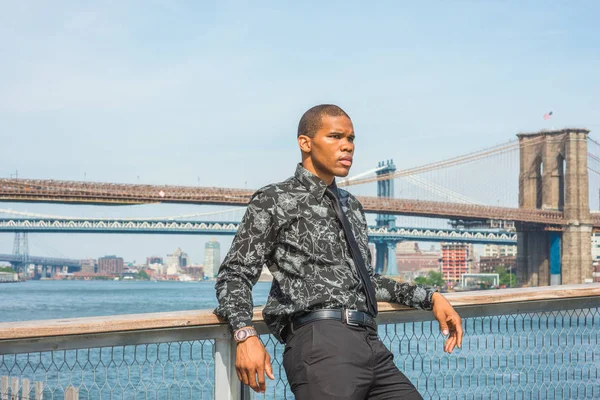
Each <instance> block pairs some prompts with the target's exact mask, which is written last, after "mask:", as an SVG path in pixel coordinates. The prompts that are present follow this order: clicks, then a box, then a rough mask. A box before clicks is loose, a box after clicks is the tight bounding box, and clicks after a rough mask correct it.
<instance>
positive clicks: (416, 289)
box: [360, 206, 438, 310]
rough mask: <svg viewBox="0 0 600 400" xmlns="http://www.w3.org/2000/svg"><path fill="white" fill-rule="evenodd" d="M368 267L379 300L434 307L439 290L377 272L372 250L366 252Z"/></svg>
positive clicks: (424, 308)
mask: <svg viewBox="0 0 600 400" xmlns="http://www.w3.org/2000/svg"><path fill="white" fill-rule="evenodd" d="M360 211H361V213H362V214H363V220H364V221H365V225H364V229H365V230H368V224H367V223H366V220H367V219H366V218H365V214H364V210H363V208H362V206H361V207H360ZM366 256H367V257H366V262H365V263H366V267H367V271H368V272H369V276H370V277H371V282H372V283H373V288H374V289H375V296H376V298H377V301H387V302H390V303H398V304H402V305H405V306H408V307H412V308H418V309H423V310H431V309H432V308H433V302H432V301H431V299H432V297H433V294H434V293H435V292H437V291H438V290H437V289H435V288H432V287H430V286H424V285H411V284H409V283H406V282H404V283H400V282H396V281H395V280H393V279H390V278H386V277H383V276H381V275H380V274H376V273H375V271H373V267H372V266H371V262H372V257H371V252H370V251H367V254H366Z"/></svg>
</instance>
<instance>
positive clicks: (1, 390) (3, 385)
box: [0, 376, 8, 400]
mask: <svg viewBox="0 0 600 400" xmlns="http://www.w3.org/2000/svg"><path fill="white" fill-rule="evenodd" d="M0 394H2V397H1V399H2V400H8V376H3V377H0Z"/></svg>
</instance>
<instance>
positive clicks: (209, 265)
mask: <svg viewBox="0 0 600 400" xmlns="http://www.w3.org/2000/svg"><path fill="white" fill-rule="evenodd" d="M220 266H221V243H219V242H217V240H216V239H212V240H211V241H210V242H206V245H204V276H205V277H207V278H208V279H212V278H214V277H215V274H216V273H217V272H218V271H219V267H220Z"/></svg>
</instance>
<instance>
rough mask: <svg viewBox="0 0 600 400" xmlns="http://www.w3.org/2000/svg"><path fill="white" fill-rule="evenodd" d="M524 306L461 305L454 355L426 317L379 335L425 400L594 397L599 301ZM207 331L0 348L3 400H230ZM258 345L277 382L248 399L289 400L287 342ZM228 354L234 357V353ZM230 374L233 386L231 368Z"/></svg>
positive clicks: (397, 315) (397, 318)
mask: <svg viewBox="0 0 600 400" xmlns="http://www.w3.org/2000/svg"><path fill="white" fill-rule="evenodd" d="M522 304H525V303H514V304H512V305H510V306H505V305H500V306H498V307H496V308H495V310H492V309H491V308H490V306H478V307H471V308H469V309H461V308H460V307H458V308H457V309H458V310H459V312H460V313H461V315H463V316H464V318H463V324H464V328H465V338H464V341H463V348H462V349H460V350H456V351H455V352H454V353H453V354H451V355H448V354H445V353H444V352H443V344H444V337H443V336H442V335H441V334H440V331H439V325H438V324H437V322H435V321H431V320H430V319H431V313H423V312H421V313H419V312H417V313H413V314H410V313H407V312H406V311H397V312H393V313H387V314H386V316H385V317H383V318H382V319H383V320H384V321H383V322H382V323H381V324H380V326H379V335H380V338H381V339H382V341H383V342H384V343H385V344H386V346H387V347H388V348H389V349H390V350H391V351H392V352H393V353H394V355H395V361H396V363H397V365H398V367H399V369H400V370H401V371H403V372H404V373H405V374H406V375H407V376H408V377H409V378H410V379H411V381H412V382H413V383H414V384H415V385H416V386H417V388H418V390H419V392H420V393H421V394H422V395H423V397H424V398H426V399H506V400H508V399H598V398H600V379H599V378H600V377H599V369H600V346H599V342H600V308H598V307H600V299H593V302H592V303H589V301H588V304H594V306H593V307H586V308H575V307H573V305H575V304H579V303H578V302H575V301H570V302H565V301H561V300H556V301H554V302H553V303H552V305H551V306H549V304H546V303H539V304H538V305H537V306H535V307H537V308H538V311H531V310H525V311H523V310H522V309H523V307H522ZM530 308H531V307H530ZM546 308H548V309H549V311H544V309H546ZM561 308H562V309H561ZM499 310H500V311H499ZM519 310H521V311H519ZM501 311H502V312H504V313H501ZM498 314H499V315H498ZM411 315H412V317H411ZM415 315H416V317H415ZM220 328H223V329H225V327H224V326H223V327H220ZM263 329H264V327H263ZM173 331H174V333H173V334H171V337H173V338H177V328H173ZM263 331H264V330H263ZM213 332H214V327H213ZM211 334H212V333H211ZM206 335H208V333H206V334H205V335H204V337H203V338H202V339H198V340H170V341H162V342H156V343H145V344H139V342H140V341H142V340H144V338H147V337H148V336H145V335H144V334H143V333H139V334H137V336H136V339H135V341H136V342H138V343H137V344H126V343H123V339H122V337H120V336H119V335H114V338H113V339H112V340H113V341H114V343H113V344H112V345H106V342H102V344H101V345H98V347H94V343H95V342H94V341H93V340H92V339H90V341H89V343H88V345H87V348H85V347H86V346H83V345H81V344H80V343H86V342H78V343H76V344H72V345H71V347H73V346H74V347H76V348H70V349H62V350H61V349H59V350H52V348H53V346H54V345H53V344H52V343H48V344H47V345H46V347H47V349H45V350H46V351H37V352H33V351H32V352H19V353H18V354H9V353H10V351H8V352H7V351H3V349H6V348H7V347H1V346H0V377H2V381H1V382H0V383H2V385H1V387H0V399H1V400H5V399H6V400H8V399H10V400H13V399H17V398H18V399H21V398H27V399H29V398H30V399H38V398H43V399H69V398H71V399H90V400H91V399H111V400H112V399H221V398H231V397H228V396H229V395H228V394H225V393H229V392H228V388H226V387H219V386H218V385H219V384H218V382H219V379H216V376H215V369H216V367H217V366H216V362H217V361H216V360H217V359H218V357H217V354H218V352H219V350H218V346H216V345H215V344H216V340H213V339H210V338H206ZM188 336H189V334H188ZM261 339H262V341H263V343H264V344H265V346H266V347H267V350H268V351H269V353H270V354H271V357H272V363H273V370H274V373H275V377H276V379H275V380H274V381H270V380H267V392H266V393H264V394H256V393H254V392H252V393H250V396H249V397H251V398H253V399H293V398H294V396H293V394H292V393H291V390H290V387H289V385H288V383H287V379H286V376H285V371H284V369H283V365H282V355H283V350H284V348H283V346H282V345H281V344H280V343H279V342H277V341H276V340H275V339H274V338H273V337H272V336H270V335H262V336H261ZM44 340H45V339H41V340H40V343H41V342H43V341H44ZM146 340H148V341H152V340H153V339H146ZM163 340H164V339H163ZM221 340H222V339H221ZM67 342H68V340H67ZM228 343H231V342H228ZM42 344H43V343H42ZM36 346H40V344H39V343H38V344H37V345H36ZM230 346H234V345H233V344H230ZM67 347H68V346H67ZM8 348H10V347H8ZM21 348H23V347H21ZM38 350H39V349H38ZM228 352H230V354H235V348H234V347H231V348H229V350H228ZM230 360H231V359H230ZM229 374H230V375H232V376H231V378H232V379H233V380H235V381H236V382H237V377H236V375H235V372H234V371H233V372H232V371H231V370H230V372H229ZM40 390H41V396H40V394H39V393H38V392H39V391H40Z"/></svg>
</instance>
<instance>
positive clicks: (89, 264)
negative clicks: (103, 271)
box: [81, 258, 98, 274]
mask: <svg viewBox="0 0 600 400" xmlns="http://www.w3.org/2000/svg"><path fill="white" fill-rule="evenodd" d="M97 268H98V265H97V264H96V260H94V259H93V258H88V259H87V260H81V272H85V273H86V274H93V273H95V272H96V270H97Z"/></svg>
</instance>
